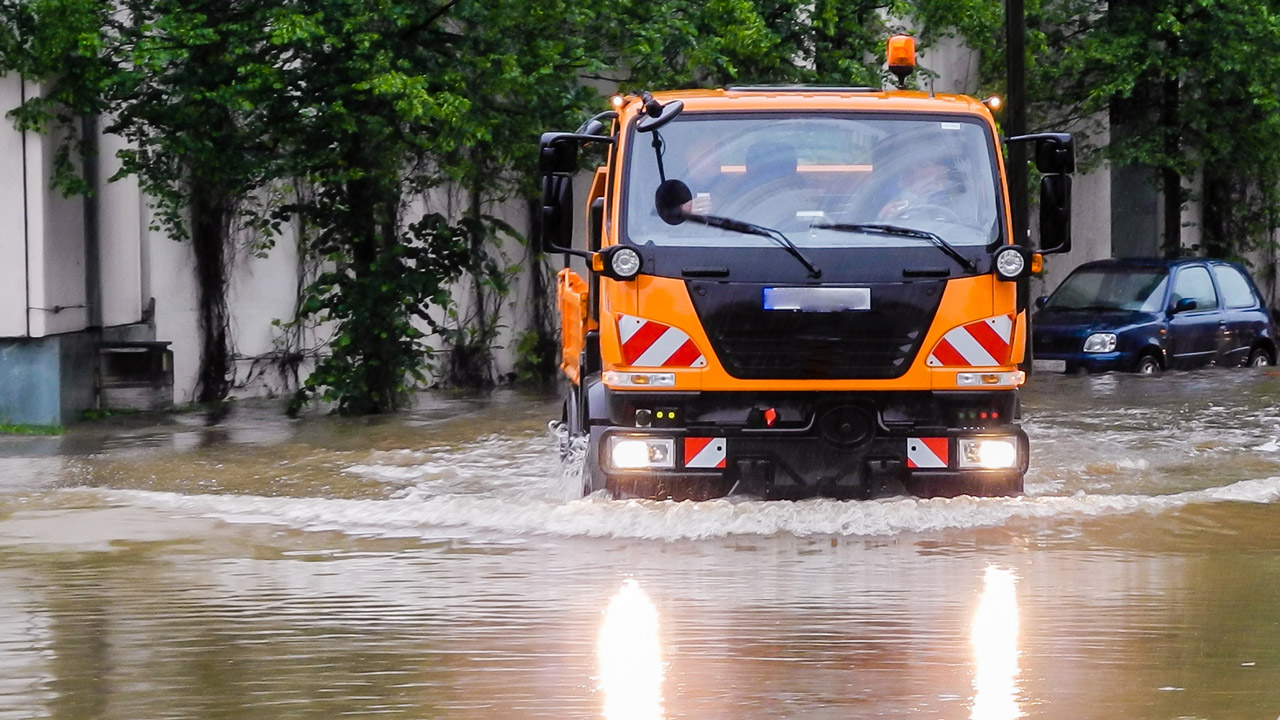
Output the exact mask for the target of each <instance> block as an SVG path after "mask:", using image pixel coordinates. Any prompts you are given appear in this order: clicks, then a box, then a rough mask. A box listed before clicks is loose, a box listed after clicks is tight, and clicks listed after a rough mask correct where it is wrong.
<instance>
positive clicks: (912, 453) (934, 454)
mask: <svg viewBox="0 0 1280 720" xmlns="http://www.w3.org/2000/svg"><path fill="white" fill-rule="evenodd" d="M948 444H949V441H948V440H947V438H944V437H932V438H907V467H909V468H945V467H947V455H948V452H947V449H948Z"/></svg>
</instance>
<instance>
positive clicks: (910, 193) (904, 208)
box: [876, 158, 961, 220]
mask: <svg viewBox="0 0 1280 720" xmlns="http://www.w3.org/2000/svg"><path fill="white" fill-rule="evenodd" d="M893 187H894V188H895V189H894V190H893V192H892V193H891V196H892V199H891V200H889V201H888V202H886V203H885V204H884V205H883V206H881V208H880V211H879V212H877V213H876V219H877V220H891V219H896V218H906V217H910V216H912V214H913V213H914V212H915V211H918V210H919V209H920V208H923V207H935V208H937V207H941V208H943V209H945V210H948V211H951V210H953V209H954V206H955V200H956V198H957V197H958V196H959V194H960V191H961V188H960V187H959V183H958V182H957V181H956V177H955V174H954V172H953V171H952V170H951V168H950V166H948V165H947V163H946V162H944V161H943V160H940V159H937V158H929V159H925V160H922V161H920V162H918V163H914V164H912V165H911V166H909V167H908V168H907V169H906V171H904V172H903V173H902V174H901V175H900V176H899V177H898V178H897V181H896V183H894V184H893Z"/></svg>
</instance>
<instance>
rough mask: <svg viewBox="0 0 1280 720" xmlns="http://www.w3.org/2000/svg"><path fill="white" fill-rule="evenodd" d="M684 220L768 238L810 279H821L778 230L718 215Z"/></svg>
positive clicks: (793, 245)
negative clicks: (803, 270) (801, 268)
mask: <svg viewBox="0 0 1280 720" xmlns="http://www.w3.org/2000/svg"><path fill="white" fill-rule="evenodd" d="M684 219H685V220H688V221H689V222H696V223H701V224H703V225H709V226H711V227H716V228H721V229H723V230H731V231H733V232H737V233H742V234H743V235H759V236H760V237H766V238H769V239H770V240H772V241H774V242H776V243H778V244H779V245H781V246H782V247H784V248H786V250H787V252H789V253H791V256H792V257H794V258H795V259H796V260H799V261H800V264H802V265H804V266H805V269H806V270H808V271H809V275H810V277H813V278H815V279H817V278H820V277H822V271H821V270H819V269H818V266H817V265H814V264H813V262H812V261H811V260H809V258H807V257H805V255H804V253H802V252H800V248H798V247H796V244H795V243H793V242H791V239H790V238H788V237H787V236H786V235H783V234H782V233H781V232H780V231H778V230H774V229H773V228H767V227H764V226H763V225H755V224H753V223H749V222H744V221H742V220H734V219H733V218H727V217H720V216H718V215H696V214H694V213H685V214H684Z"/></svg>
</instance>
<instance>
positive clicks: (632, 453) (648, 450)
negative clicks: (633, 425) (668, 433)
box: [609, 436, 675, 470]
mask: <svg viewBox="0 0 1280 720" xmlns="http://www.w3.org/2000/svg"><path fill="white" fill-rule="evenodd" d="M674 451H675V440H673V439H671V438H637V437H619V436H614V437H611V438H609V463H610V464H611V465H613V467H614V468H616V469H618V470H641V469H644V468H668V469H669V468H674V467H675V452H674Z"/></svg>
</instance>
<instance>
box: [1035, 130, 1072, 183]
mask: <svg viewBox="0 0 1280 720" xmlns="http://www.w3.org/2000/svg"><path fill="white" fill-rule="evenodd" d="M1036 169H1037V170H1039V171H1040V172H1042V173H1044V174H1045V175H1057V174H1060V173H1073V172H1075V171H1076V145H1075V140H1074V139H1072V137H1071V135H1070V134H1069V133H1042V134H1040V135H1039V136H1038V137H1037V138H1036Z"/></svg>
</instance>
